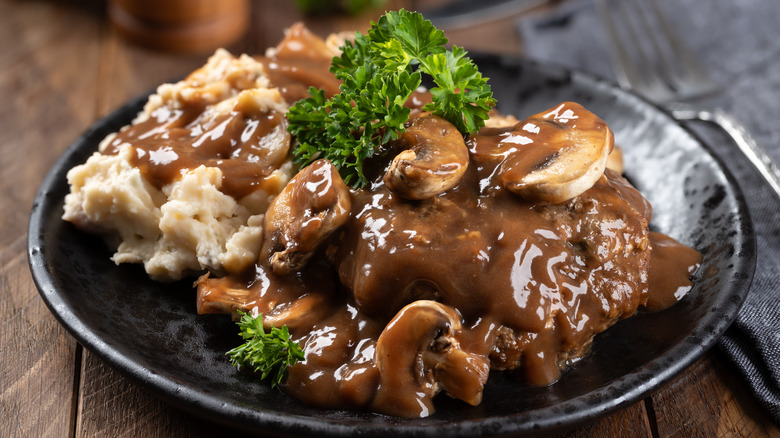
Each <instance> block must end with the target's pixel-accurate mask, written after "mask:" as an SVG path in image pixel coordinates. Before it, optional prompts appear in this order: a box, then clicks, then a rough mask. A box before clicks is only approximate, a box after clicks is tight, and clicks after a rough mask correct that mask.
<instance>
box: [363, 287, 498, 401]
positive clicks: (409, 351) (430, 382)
mask: <svg viewBox="0 0 780 438" xmlns="http://www.w3.org/2000/svg"><path fill="white" fill-rule="evenodd" d="M460 330H461V321H460V316H459V315H458V313H457V312H456V311H455V309H453V308H451V307H449V306H446V305H444V304H441V303H438V302H436V301H429V300H419V301H415V302H413V303H411V304H409V305H407V306H406V307H404V308H403V309H401V310H400V311H399V312H398V314H396V316H395V317H394V318H393V319H392V320H391V321H390V323H389V324H388V325H387V327H385V329H384V331H383V332H382V334H381V335H380V336H379V339H378V341H377V346H376V353H375V356H374V357H375V361H376V365H377V368H378V369H379V373H380V384H379V388H378V389H377V393H376V397H375V398H374V405H375V406H381V410H382V412H385V413H388V414H391V415H398V416H403V417H425V416H428V415H430V414H432V413H433V412H434V407H433V397H434V396H435V395H436V394H438V393H439V392H440V391H444V392H446V393H447V394H449V395H450V396H451V397H453V398H456V399H460V400H463V401H465V402H466V403H468V404H470V405H473V406H476V405H478V404H479V403H480V402H481V401H482V388H483V387H484V385H485V382H486V381H487V378H488V373H489V372H490V362H489V360H488V359H487V357H485V356H483V355H478V354H474V353H469V352H467V351H464V350H463V349H461V346H460V342H459V341H458V338H457V336H458V334H459V332H460Z"/></svg>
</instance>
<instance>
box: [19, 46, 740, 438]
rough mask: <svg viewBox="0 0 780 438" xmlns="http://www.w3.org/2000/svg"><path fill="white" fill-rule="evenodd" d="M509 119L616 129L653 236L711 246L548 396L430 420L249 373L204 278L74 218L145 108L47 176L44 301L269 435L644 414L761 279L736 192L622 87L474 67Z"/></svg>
mask: <svg viewBox="0 0 780 438" xmlns="http://www.w3.org/2000/svg"><path fill="white" fill-rule="evenodd" d="M475 58H476V60H477V61H478V63H479V64H480V69H481V70H482V71H483V73H484V74H485V75H486V76H487V77H489V78H490V80H491V84H492V86H493V90H495V91H496V95H497V97H498V99H499V101H500V103H499V106H500V108H501V109H502V110H503V111H504V112H506V113H511V114H516V115H517V116H518V117H520V118H524V117H527V116H529V115H531V114H535V113H537V112H539V111H542V110H544V109H546V108H548V107H551V106H553V105H554V104H557V103H558V102H560V101H563V100H572V101H577V102H580V103H582V104H583V105H585V106H586V107H587V108H589V109H590V110H591V111H593V112H594V113H596V114H598V115H599V116H601V117H602V118H604V119H605V120H606V121H607V123H608V124H609V125H610V126H611V127H612V129H613V130H614V131H615V137H616V139H617V142H618V144H620V145H621V146H622V147H623V149H624V154H625V161H626V168H627V170H626V173H627V176H628V178H629V179H630V180H631V181H632V182H634V184H635V185H636V186H637V187H638V188H639V189H640V190H641V191H642V192H643V193H644V194H645V195H646V196H647V198H648V199H649V200H650V201H651V202H652V204H653V207H654V214H655V216H654V219H653V222H652V227H653V228H654V229H656V230H659V231H661V232H665V233H667V234H669V235H671V236H674V237H676V238H677V239H678V240H680V241H682V242H684V243H686V244H688V245H691V246H693V247H695V248H697V249H699V250H700V251H701V252H702V253H703V254H704V261H703V265H702V267H701V269H700V270H699V272H698V274H697V277H698V278H697V285H696V287H695V288H694V289H693V291H692V292H691V293H690V294H689V295H688V296H687V297H686V298H684V299H683V300H682V301H681V302H680V303H678V304H677V305H676V306H674V307H672V308H670V309H667V310H665V311H662V312H657V313H640V314H637V315H635V316H633V317H631V318H629V319H626V320H623V321H621V322H619V323H618V324H616V325H615V326H614V327H612V328H610V329H609V330H607V331H606V332H605V333H603V334H601V335H599V336H597V337H596V340H595V343H594V345H593V349H592V351H591V353H590V354H589V355H588V356H587V357H586V358H584V359H583V360H581V361H580V362H579V363H578V364H577V365H576V366H575V367H574V368H573V369H571V370H569V371H568V372H566V373H565V374H564V375H563V377H562V378H561V379H560V381H558V382H557V383H555V384H554V385H551V386H549V387H545V388H532V387H528V386H525V385H522V384H519V383H517V382H514V381H512V380H511V379H510V378H508V377H506V376H503V375H500V374H494V375H492V376H491V378H490V380H489V382H488V384H487V386H486V388H485V392H484V399H483V401H482V404H481V405H480V406H478V407H470V406H466V405H465V404H463V403H460V402H456V401H453V400H450V399H449V398H448V397H446V396H442V397H439V398H438V400H437V408H438V411H437V413H436V414H435V415H433V416H431V417H429V418H425V419H413V420H409V419H399V418H392V417H387V416H383V415H378V414H370V413H359V412H345V411H328V410H320V409H313V408H310V407H307V406H304V405H302V404H300V403H298V402H296V401H294V400H292V399H290V398H289V397H287V396H285V395H284V394H282V393H281V392H279V391H278V390H271V389H270V388H269V387H268V386H266V385H265V384H263V383H259V382H257V381H253V380H251V379H250V378H249V377H247V376H245V375H243V374H241V373H238V372H236V371H235V370H234V369H233V368H232V367H231V366H230V364H229V363H228V361H227V360H226V358H225V356H224V353H225V351H227V350H228V349H230V348H232V347H234V346H235V345H237V344H239V343H240V341H239V339H238V337H237V328H236V326H235V324H233V323H232V322H231V321H230V318H228V317H227V316H224V315H205V316H198V315H197V314H196V313H195V298H194V297H195V293H194V290H193V288H192V286H191V281H186V282H180V283H176V284H172V285H171V284H159V283H155V282H152V281H150V280H149V279H148V278H147V277H146V275H145V274H144V272H143V270H142V269H141V268H140V267H139V266H119V267H117V266H115V265H114V264H113V263H112V262H111V261H110V260H109V256H110V252H109V251H108V250H107V249H106V247H105V246H104V245H103V244H102V242H101V241H100V240H98V239H97V238H94V237H92V236H89V235H86V234H84V233H82V232H79V231H78V230H76V228H74V227H73V226H72V225H71V224H69V223H66V222H63V221H62V220H61V219H60V216H61V214H62V205H63V198H64V196H65V194H66V193H67V192H68V185H67V183H66V179H65V174H66V172H67V170H68V169H70V168H71V167H72V166H74V165H76V164H79V163H82V162H84V161H85V160H86V159H87V157H88V156H89V155H90V154H91V153H92V152H93V151H95V150H96V149H97V144H98V142H99V140H100V139H102V138H103V136H104V135H106V134H107V133H109V132H111V131H115V130H117V129H119V127H120V126H122V125H124V124H127V123H129V122H130V120H131V119H132V118H133V117H134V116H135V114H136V112H137V111H138V110H139V109H140V108H141V107H142V105H143V102H144V100H145V97H142V98H138V99H136V100H133V101H131V102H129V103H128V104H127V105H125V106H123V107H122V108H120V109H118V110H117V111H116V112H114V113H113V114H111V115H109V116H108V117H106V118H104V119H103V120H100V121H99V122H97V123H96V124H95V125H94V126H92V128H90V129H89V131H87V132H86V133H85V134H84V135H83V136H82V137H81V138H79V139H78V140H77V141H76V142H75V143H74V144H73V145H72V146H71V147H70V149H68V151H67V152H66V153H65V154H64V155H63V156H62V157H61V158H60V160H59V161H58V162H57V164H56V165H55V166H54V168H53V169H52V170H51V172H50V173H49V174H48V175H47V177H46V179H45V180H44V182H43V185H42V187H41V189H40V191H39V193H38V196H37V198H36V200H35V204H34V205H33V209H32V217H31V220H30V230H29V248H28V251H29V260H30V266H31V269H32V273H33V276H34V278H35V282H36V284H37V286H38V289H39V290H40V293H41V296H42V297H43V299H44V301H46V304H47V305H48V306H49V308H50V309H51V311H52V313H54V315H55V316H56V317H57V318H58V319H59V320H60V322H61V323H62V324H63V325H64V326H65V327H66V328H67V329H68V330H69V331H70V332H71V333H72V334H73V336H75V338H76V339H77V340H78V341H79V342H81V343H82V344H83V345H84V346H85V347H87V348H88V349H89V350H91V351H92V352H94V353H95V354H97V355H98V356H100V357H101V358H103V359H104V360H105V361H107V362H108V363H110V364H111V365H113V366H114V367H116V368H118V369H119V370H120V371H122V372H124V373H125V374H126V375H128V376H129V377H130V378H131V379H133V380H135V381H136V382H138V383H140V384H141V385H142V386H143V387H144V388H147V389H148V390H150V391H151V392H153V393H154V394H156V395H158V396H159V397H161V398H163V399H165V400H167V401H168V402H170V403H172V404H174V405H176V406H178V407H180V408H183V409H185V410H187V411H190V412H193V413H197V414H199V415H202V416H205V417H208V418H211V419H213V420H217V421H222V422H226V423H228V424H230V425H231V426H233V427H242V428H247V429H252V430H255V431H262V432H264V433H273V434H278V435H289V436H301V435H313V436H347V435H353V434H354V435H360V436H387V435H394V436H429V437H439V436H462V437H466V436H477V435H501V434H510V433H521V434H522V433H533V432H539V431H548V432H549V431H550V430H552V429H558V428H563V427H569V426H573V425H576V424H579V423H582V422H584V421H588V420H591V419H593V418H596V417H598V416H600V415H602V414H605V413H607V412H609V411H613V410H615V409H618V408H620V407H623V406H626V405H628V404H630V403H633V402H635V401H637V400H639V399H640V398H642V397H644V396H646V395H647V394H648V393H650V392H651V391H653V390H655V389H657V388H658V387H659V385H661V384H662V383H664V382H666V381H667V380H669V379H670V378H671V377H673V376H674V375H675V374H677V373H678V372H679V371H681V370H683V369H684V368H685V367H687V366H688V365H690V364H691V363H692V362H693V361H694V360H695V359H697V358H698V357H699V356H701V355H702V353H704V352H705V351H706V350H707V349H708V348H710V347H711V346H712V345H713V344H714V343H715V342H716V340H717V339H718V338H719V337H720V336H721V334H723V332H724V331H725V330H726V328H727V327H728V326H729V324H731V322H732V321H733V319H734V318H735V317H736V315H737V311H738V310H739V308H740V306H741V304H742V302H743V300H744V299H745V296H746V294H747V292H748V289H749V287H750V282H751V280H752V277H753V271H754V267H755V237H754V235H753V230H752V226H751V222H750V218H749V217H748V212H747V208H746V205H745V201H744V199H743V196H742V194H741V192H740V190H739V188H738V187H737V185H736V183H735V182H734V179H733V178H732V177H731V176H730V175H729V174H728V172H727V171H726V170H725V169H724V168H723V166H722V165H721V164H720V163H719V162H718V160H717V159H715V158H714V157H713V156H712V155H711V154H710V153H709V152H708V151H707V149H705V147H703V146H702V144H701V143H700V141H699V140H697V138H695V137H694V136H693V135H692V134H691V133H690V132H689V131H687V130H686V129H684V128H683V127H681V126H680V125H679V124H678V123H676V122H675V121H674V120H673V119H672V118H670V117H669V116H668V115H667V114H666V113H664V112H663V111H661V110H659V109H658V108H656V107H655V106H653V105H651V104H649V103H647V102H646V101H644V100H642V99H641V98H638V97H636V96H634V95H632V94H630V93H627V92H624V91H621V90H620V89H618V88H616V87H614V86H613V85H612V84H610V83H607V82H605V81H601V80H598V79H594V78H592V77H591V76H587V75H583V74H580V73H576V72H570V71H568V70H564V69H561V68H557V67H554V66H549V65H539V64H536V63H533V62H529V61H525V60H520V59H514V58H501V57H492V56H478V57H475Z"/></svg>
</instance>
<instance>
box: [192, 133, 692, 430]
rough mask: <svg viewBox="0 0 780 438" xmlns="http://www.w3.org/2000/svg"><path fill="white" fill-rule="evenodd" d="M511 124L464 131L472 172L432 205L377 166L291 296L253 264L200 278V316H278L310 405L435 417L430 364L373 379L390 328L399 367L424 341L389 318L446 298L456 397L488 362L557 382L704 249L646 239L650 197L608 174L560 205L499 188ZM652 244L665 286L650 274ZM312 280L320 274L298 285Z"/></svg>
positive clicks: (683, 278)
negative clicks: (238, 272)
mask: <svg viewBox="0 0 780 438" xmlns="http://www.w3.org/2000/svg"><path fill="white" fill-rule="evenodd" d="M517 129H518V127H512V128H502V129H483V130H482V131H481V132H480V133H478V134H476V135H474V136H472V137H470V138H469V139H468V140H467V145H468V146H469V149H470V154H471V163H470V165H469V169H468V171H467V173H466V176H465V177H464V178H463V180H462V181H461V183H460V184H459V185H458V186H457V187H455V188H454V189H452V190H450V191H447V192H445V193H443V194H442V195H439V196H437V197H435V198H433V199H430V200H425V201H408V200H404V199H400V198H398V197H397V196H395V195H394V194H393V193H392V192H390V191H389V190H388V189H387V188H386V187H385V186H384V185H382V184H380V183H379V180H380V178H381V171H377V176H376V182H375V184H374V185H373V187H372V188H370V189H367V190H359V191H353V192H352V194H351V198H352V213H351V214H350V219H349V221H348V222H347V224H346V226H345V227H344V228H343V229H342V231H341V232H340V233H339V236H338V238H335V239H333V240H332V241H331V243H330V245H329V246H328V248H326V249H324V250H323V251H322V252H321V253H320V254H319V255H318V256H315V259H313V260H312V261H311V262H310V265H309V266H307V267H306V268H305V269H304V271H303V272H302V273H301V275H299V276H296V277H295V287H292V288H288V287H287V286H283V285H281V284H286V283H287V282H289V281H291V280H290V279H289V278H286V277H277V276H274V275H273V274H272V273H270V272H268V269H267V268H265V267H263V266H262V264H261V265H258V266H257V267H256V268H255V269H256V271H255V272H254V273H250V274H247V275H248V276H247V277H246V278H245V279H244V280H243V283H240V282H239V283H237V282H236V281H237V280H235V279H233V280H230V279H228V280H226V279H205V280H202V281H201V282H200V284H199V297H198V304H199V311H200V312H201V313H207V312H211V311H221V312H225V311H228V312H229V311H230V310H231V309H234V308H240V309H247V310H251V311H253V312H256V313H259V312H262V313H263V314H264V315H265V317H266V318H270V319H268V320H266V321H267V322H268V321H270V322H268V323H269V324H273V323H275V322H276V323H282V321H283V322H284V323H286V324H287V325H288V327H289V328H290V331H291V333H292V335H293V336H294V337H295V339H296V340H297V341H299V342H300V343H301V345H302V346H304V349H305V351H306V361H305V362H303V363H299V364H297V365H295V366H293V367H292V368H291V369H290V375H289V378H288V380H287V382H286V384H285V386H284V390H285V391H286V392H288V393H289V394H291V395H292V396H294V397H295V398H297V399H299V400H302V401H304V402H306V403H308V404H312V405H315V406H321V407H327V408H352V409H369V410H373V411H378V412H383V413H387V414H392V415H399V416H407V417H410V416H411V417H415V416H426V415H429V414H430V413H432V412H433V410H434V409H433V400H432V397H431V396H430V395H428V394H427V393H426V391H425V390H423V389H421V388H422V387H421V386H420V385H421V383H420V382H426V381H427V380H426V379H429V376H428V375H427V374H426V373H428V372H429V371H426V370H425V368H424V367H422V366H411V365H410V366H407V367H403V366H401V367H398V366H396V368H398V370H397V371H387V367H388V366H387V365H386V364H385V365H384V368H385V371H382V369H383V363H385V362H388V361H390V359H380V358H379V354H378V343H379V340H380V339H381V337H382V336H385V335H384V332H386V331H388V329H387V328H386V327H390V326H392V327H394V328H393V329H392V330H389V331H391V332H392V334H393V338H394V339H399V340H398V341H396V342H398V345H397V346H396V347H395V349H394V351H395V353H394V357H395V358H394V359H393V362H389V363H394V364H395V363H402V364H403V363H405V362H404V359H403V357H404V356H408V357H413V356H414V355H415V352H416V349H418V348H421V347H420V346H419V345H416V344H415V343H414V339H413V338H412V339H407V338H405V337H404V336H403V333H406V332H415V333H416V332H417V331H419V328H415V327H414V326H412V325H410V324H411V322H409V321H408V320H404V319H403V318H399V316H398V315H400V313H402V312H400V311H401V310H402V308H404V307H405V306H406V305H408V304H409V303H412V302H420V300H422V301H425V300H431V301H435V302H440V303H443V304H446V305H447V306H450V307H451V308H453V309H455V310H456V311H457V312H458V315H459V316H460V318H461V319H462V321H461V325H460V327H459V328H458V329H457V330H455V329H453V333H452V339H453V342H456V343H457V344H459V346H460V350H461V351H462V355H465V356H463V357H461V360H460V362H459V363H460V364H461V365H462V367H461V368H457V369H450V371H449V374H447V378H449V379H450V380H452V381H456V382H458V386H457V387H458V388H463V391H464V395H462V396H459V397H460V398H462V399H463V400H469V398H468V397H470V396H473V391H472V392H469V391H470V390H469V388H472V389H473V388H474V387H477V386H478V387H479V389H480V390H481V386H480V382H481V383H484V382H483V381H482V380H481V379H483V378H486V374H485V373H486V371H483V370H485V369H487V368H486V367H489V368H492V369H495V370H513V372H514V373H515V374H516V375H517V376H518V377H519V378H520V379H521V380H523V381H525V382H528V383H530V384H533V385H547V384H550V383H552V382H554V381H556V380H557V379H558V378H559V376H560V373H561V370H562V369H564V368H566V367H567V366H569V365H570V364H572V363H573V362H575V361H576V360H578V359H579V358H580V357H582V355H583V354H585V353H586V352H587V350H588V348H589V345H590V343H591V341H592V339H593V337H594V335H596V334H597V333H600V332H601V331H603V330H605V329H607V328H608V327H609V326H610V325H612V324H614V323H615V322H616V321H617V320H619V319H621V318H625V317H628V316H630V315H632V314H633V313H634V312H635V311H636V310H637V309H638V308H639V307H640V306H646V305H647V304H648V303H651V305H652V308H653V309H654V310H656V309H660V308H661V307H662V306H665V305H671V304H673V303H674V301H669V300H668V299H666V298H664V297H665V296H666V295H667V292H666V291H667V290H668V289H670V288H675V290H678V287H677V286H675V285H685V284H688V285H690V280H689V278H690V276H691V274H692V270H691V269H695V263H693V260H692V259H691V258H690V257H688V255H691V256H692V255H693V254H698V253H697V252H696V251H694V250H691V249H688V248H685V247H683V246H682V245H679V244H677V245H674V244H671V243H669V241H668V239H666V238H664V237H663V236H662V235H658V234H656V233H650V232H649V231H648V229H647V222H648V219H649V217H650V215H651V209H650V206H649V204H648V203H647V201H646V200H645V199H644V197H642V196H641V194H639V192H637V191H636V190H635V189H634V188H633V187H632V186H631V185H630V184H628V182H627V181H626V180H625V179H623V178H622V177H620V176H619V175H617V174H615V173H613V172H611V171H607V172H606V173H605V175H604V176H603V177H602V178H601V179H600V180H599V181H598V182H597V183H596V185H595V186H594V187H593V188H591V189H590V190H588V191H587V192H585V193H584V194H582V195H581V196H579V197H577V198H575V199H572V200H571V201H568V202H566V203H563V204H558V205H537V204H533V203H528V202H525V201H523V200H522V199H520V198H518V197H516V196H515V195H513V194H512V193H509V192H507V191H506V190H502V189H501V187H500V183H499V181H498V180H497V177H496V174H497V171H496V169H497V167H498V166H500V165H501V163H502V162H503V157H504V156H505V154H504V153H503V152H502V151H503V150H504V149H505V146H504V145H502V144H501V142H502V139H506V138H507V137H510V136H511V135H513V133H515V134H516V132H515V131H516V130H517ZM539 141H541V139H539ZM513 147H518V146H513ZM390 149H391V150H392V148H390ZM379 167H381V166H378V168H379ZM656 245H657V246H658V248H660V249H659V250H658V251H659V253H661V255H662V257H661V260H662V262H659V263H663V265H662V269H663V272H664V275H663V276H662V277H663V284H661V283H662V282H660V281H659V278H657V277H658V276H654V275H652V272H653V269H651V268H650V266H651V263H654V262H655V261H656V259H657V258H658V257H656V258H653V257H652V256H651V254H653V252H654V251H655V249H656V248H655V246H656ZM686 249H687V251H689V252H690V254H689V253H688V252H686V251H685V250H686ZM680 256H684V259H683V260H682V261H680V260H679V259H678V257H680ZM696 263H698V262H696ZM312 272H317V273H318V274H317V276H316V278H317V279H316V281H314V282H308V281H305V280H303V279H304V278H306V276H310V275H312V274H311V273H312ZM225 282H228V283H229V284H230V286H225V284H226V283H225ZM243 288H245V289H244V293H237V292H236V291H238V290H241V289H243ZM227 291H230V293H231V296H230V297H226V296H225V295H226V293H227ZM659 291H660V292H659ZM225 303H229V304H228V307H229V308H228V309H225V308H223V306H225ZM214 306H216V307H217V309H214V308H213V307H214ZM281 314H284V315H286V316H285V317H284V318H280V317H278V315H281ZM388 324H389V325H388ZM399 356H400V358H399ZM398 361H400V362H398ZM483 374H485V375H484V376H483ZM423 387H424V385H423ZM476 402H478V400H476Z"/></svg>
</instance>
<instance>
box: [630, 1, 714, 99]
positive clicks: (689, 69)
mask: <svg viewBox="0 0 780 438" xmlns="http://www.w3.org/2000/svg"><path fill="white" fill-rule="evenodd" d="M643 3H645V7H640V8H638V9H640V10H643V12H644V13H643V14H640V15H642V16H643V19H644V20H645V23H646V24H647V25H648V29H651V27H650V25H649V23H650V22H649V20H650V19H649V18H648V17H647V13H646V11H644V9H646V6H647V5H649V9H650V11H651V12H650V13H651V14H652V16H653V20H654V21H655V22H656V23H657V24H658V25H659V28H660V30H661V33H662V34H663V35H661V36H658V37H657V38H652V35H653V32H652V31H648V35H651V39H652V41H653V44H654V45H655V46H656V51H657V52H658V56H659V58H660V59H661V61H662V63H663V64H664V68H665V70H666V71H667V72H668V74H669V77H670V78H671V81H672V86H673V87H674V88H675V89H676V90H677V94H678V99H680V100H685V99H691V98H694V97H699V96H702V95H705V94H708V93H711V92H713V91H715V90H716V89H717V88H718V85H717V83H716V82H715V81H714V80H713V79H712V77H711V76H710V74H709V72H707V70H705V69H704V68H703V67H702V66H701V64H700V63H699V62H698V61H697V58H696V57H695V56H694V55H693V53H692V52H691V51H690V49H689V48H688V47H687V46H686V45H685V44H684V43H683V39H682V38H681V37H680V35H679V34H678V33H677V31H676V30H675V28H674V26H671V25H670V24H669V21H668V20H667V19H666V17H665V15H664V14H663V13H662V12H661V10H660V9H659V7H658V4H657V2H656V1H655V0H649V1H644V2H643ZM662 36H665V38H663V39H664V40H665V41H666V43H667V45H668V48H669V49H670V51H671V53H672V58H671V59H674V60H675V61H676V62H675V64H676V65H677V66H678V68H674V66H673V65H672V62H671V61H670V58H669V57H667V56H664V54H663V52H662V50H661V48H660V44H659V39H662Z"/></svg>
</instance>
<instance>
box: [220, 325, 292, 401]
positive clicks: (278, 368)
mask: <svg viewBox="0 0 780 438" xmlns="http://www.w3.org/2000/svg"><path fill="white" fill-rule="evenodd" d="M238 313H239V314H241V320H240V321H239V322H238V327H239V328H240V329H241V337H242V338H244V339H245V340H246V342H244V343H243V344H241V345H239V346H238V347H236V348H234V349H232V350H230V351H228V352H227V353H226V354H227V355H228V356H229V357H230V363H232V364H233V366H235V367H251V368H252V369H253V370H254V371H255V372H260V373H261V378H262V379H265V378H268V377H271V387H275V386H278V385H279V384H281V383H282V381H283V380H284V379H285V377H287V368H289V367H291V366H293V365H295V364H296V363H297V362H298V361H300V360H304V359H305V356H304V354H303V350H301V347H300V346H298V344H297V343H295V342H293V341H291V340H290V332H289V331H288V329H287V326H282V328H276V327H271V330H270V331H269V332H266V331H265V328H264V327H263V314H262V313H261V314H259V315H258V316H257V318H255V317H253V316H252V315H250V314H248V313H244V312H241V311H240V310H239V312H238Z"/></svg>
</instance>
